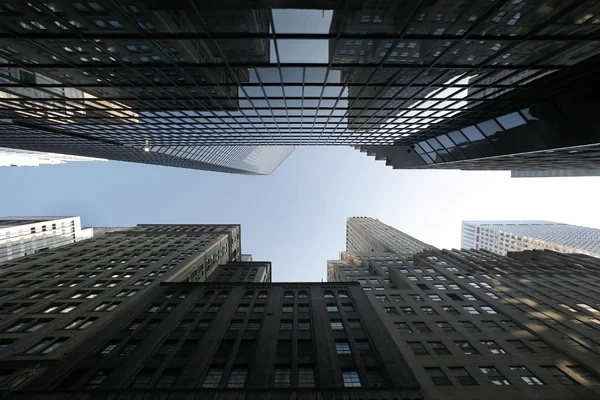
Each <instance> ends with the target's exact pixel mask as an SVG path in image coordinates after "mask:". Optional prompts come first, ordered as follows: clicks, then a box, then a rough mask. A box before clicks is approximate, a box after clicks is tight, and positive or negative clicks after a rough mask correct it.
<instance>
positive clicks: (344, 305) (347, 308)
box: [342, 303, 355, 312]
mask: <svg viewBox="0 0 600 400" xmlns="http://www.w3.org/2000/svg"><path fill="white" fill-rule="evenodd" d="M342 309H343V310H344V311H345V312H354V311H355V310H354V306H353V305H352V303H342Z"/></svg>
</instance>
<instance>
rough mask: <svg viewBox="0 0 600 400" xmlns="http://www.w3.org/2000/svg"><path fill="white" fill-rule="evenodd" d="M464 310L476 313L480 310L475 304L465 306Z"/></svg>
mask: <svg viewBox="0 0 600 400" xmlns="http://www.w3.org/2000/svg"><path fill="white" fill-rule="evenodd" d="M463 308H464V310H465V311H466V312H468V313H469V314H472V315H476V314H479V311H477V309H476V308H475V307H473V306H463Z"/></svg>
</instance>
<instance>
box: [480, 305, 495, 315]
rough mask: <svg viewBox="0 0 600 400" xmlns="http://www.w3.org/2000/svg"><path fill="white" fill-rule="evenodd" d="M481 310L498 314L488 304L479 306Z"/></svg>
mask: <svg viewBox="0 0 600 400" xmlns="http://www.w3.org/2000/svg"><path fill="white" fill-rule="evenodd" d="M479 307H480V308H481V309H482V310H483V311H485V312H486V313H488V314H498V313H497V312H496V310H494V309H493V308H492V307H490V306H479Z"/></svg>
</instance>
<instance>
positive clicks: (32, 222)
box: [0, 217, 94, 263]
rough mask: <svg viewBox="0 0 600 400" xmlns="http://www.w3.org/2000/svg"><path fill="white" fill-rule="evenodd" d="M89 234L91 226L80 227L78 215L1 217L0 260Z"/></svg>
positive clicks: (82, 238) (77, 239)
mask: <svg viewBox="0 0 600 400" xmlns="http://www.w3.org/2000/svg"><path fill="white" fill-rule="evenodd" d="M93 236H94V230H93V228H86V229H81V217H2V218H0V263H2V262H4V261H7V260H13V259H15V258H19V257H23V256H26V255H28V254H34V253H37V252H38V251H41V250H45V249H52V248H55V247H59V246H64V245H66V244H69V243H75V242H77V241H80V240H84V239H89V238H91V237H93Z"/></svg>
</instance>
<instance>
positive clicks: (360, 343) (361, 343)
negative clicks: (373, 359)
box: [354, 339, 371, 354]
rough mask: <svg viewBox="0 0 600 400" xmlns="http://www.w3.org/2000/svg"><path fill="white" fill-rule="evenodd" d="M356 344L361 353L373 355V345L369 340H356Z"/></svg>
mask: <svg viewBox="0 0 600 400" xmlns="http://www.w3.org/2000/svg"><path fill="white" fill-rule="evenodd" d="M354 343H355V344H356V348H357V349H358V352H359V353H362V354H368V353H371V345H370V344H369V341H368V340H367V339H355V340H354Z"/></svg>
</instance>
